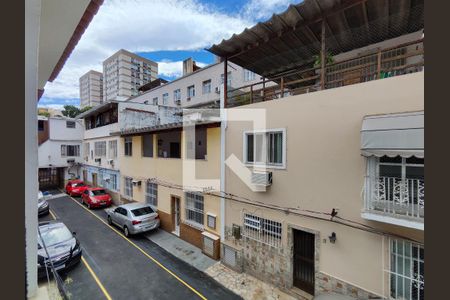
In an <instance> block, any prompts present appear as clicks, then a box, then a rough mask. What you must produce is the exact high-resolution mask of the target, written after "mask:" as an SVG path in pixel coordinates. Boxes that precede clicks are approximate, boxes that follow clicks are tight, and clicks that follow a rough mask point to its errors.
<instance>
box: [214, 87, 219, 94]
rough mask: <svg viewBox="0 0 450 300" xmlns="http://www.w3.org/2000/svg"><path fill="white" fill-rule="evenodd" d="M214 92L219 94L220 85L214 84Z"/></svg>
mask: <svg viewBox="0 0 450 300" xmlns="http://www.w3.org/2000/svg"><path fill="white" fill-rule="evenodd" d="M215 92H216V94H220V87H219V86H216V89H215Z"/></svg>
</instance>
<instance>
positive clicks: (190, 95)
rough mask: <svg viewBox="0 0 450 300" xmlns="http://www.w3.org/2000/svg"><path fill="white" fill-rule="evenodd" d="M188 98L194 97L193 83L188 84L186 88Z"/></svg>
mask: <svg viewBox="0 0 450 300" xmlns="http://www.w3.org/2000/svg"><path fill="white" fill-rule="evenodd" d="M186 91H187V96H188V98H194V97H195V85H194V84H193V85H190V86H188V87H187V89H186Z"/></svg>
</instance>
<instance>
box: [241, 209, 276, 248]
mask: <svg viewBox="0 0 450 300" xmlns="http://www.w3.org/2000/svg"><path fill="white" fill-rule="evenodd" d="M281 232H282V224H281V223H280V222H276V221H272V220H269V219H264V218H261V217H259V216H256V215H252V214H248V213H245V214H244V230H243V235H244V236H245V237H248V238H250V239H253V240H256V241H260V242H261V243H264V244H268V245H271V246H274V247H276V248H279V247H281Z"/></svg>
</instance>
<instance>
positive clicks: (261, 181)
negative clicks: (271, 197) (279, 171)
mask: <svg viewBox="0 0 450 300" xmlns="http://www.w3.org/2000/svg"><path fill="white" fill-rule="evenodd" d="M251 180H252V181H251V182H252V184H254V185H257V186H269V185H272V172H270V171H253V172H252V179H251Z"/></svg>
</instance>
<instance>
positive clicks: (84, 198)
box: [81, 187, 112, 209]
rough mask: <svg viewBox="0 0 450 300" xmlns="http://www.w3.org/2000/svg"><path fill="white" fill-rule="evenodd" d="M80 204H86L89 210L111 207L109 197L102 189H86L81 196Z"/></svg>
mask: <svg viewBox="0 0 450 300" xmlns="http://www.w3.org/2000/svg"><path fill="white" fill-rule="evenodd" d="M81 203H82V204H86V205H87V207H88V208H89V209H91V208H94V207H108V206H111V204H112V200H111V196H110V195H109V194H108V193H107V192H106V191H105V189H102V188H98V187H97V188H92V187H90V188H87V189H86V190H85V191H84V192H83V194H82V195H81Z"/></svg>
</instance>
